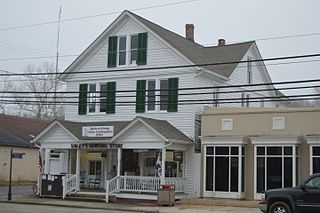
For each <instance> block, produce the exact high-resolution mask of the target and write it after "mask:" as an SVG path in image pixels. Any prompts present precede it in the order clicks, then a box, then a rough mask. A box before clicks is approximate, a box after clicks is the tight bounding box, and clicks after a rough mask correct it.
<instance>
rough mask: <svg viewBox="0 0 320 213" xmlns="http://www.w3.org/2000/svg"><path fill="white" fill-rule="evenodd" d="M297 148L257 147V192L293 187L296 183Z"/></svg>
mask: <svg viewBox="0 0 320 213" xmlns="http://www.w3.org/2000/svg"><path fill="white" fill-rule="evenodd" d="M294 149H295V150H294ZM296 150H297V148H296V147H295V146H257V147H256V192H257V193H262V192H263V191H265V190H269V189H275V188H283V187H292V186H293V185H294V184H295V183H294V182H293V181H294V180H293V177H294V176H295V178H296V177H297V176H296V170H297V167H296V166H297V164H296V161H297V157H298V153H295V155H294V151H295V152H297V151H296Z"/></svg>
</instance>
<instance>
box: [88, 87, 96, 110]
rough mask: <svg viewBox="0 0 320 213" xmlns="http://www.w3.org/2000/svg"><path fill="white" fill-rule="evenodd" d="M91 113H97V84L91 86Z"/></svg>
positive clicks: (89, 100)
mask: <svg viewBox="0 0 320 213" xmlns="http://www.w3.org/2000/svg"><path fill="white" fill-rule="evenodd" d="M88 89H89V91H88V93H89V97H88V102H89V113H94V112H96V84H89V88H88Z"/></svg>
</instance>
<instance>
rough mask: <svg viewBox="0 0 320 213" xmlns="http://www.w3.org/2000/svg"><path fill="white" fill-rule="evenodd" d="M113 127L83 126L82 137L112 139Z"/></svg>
mask: <svg viewBox="0 0 320 213" xmlns="http://www.w3.org/2000/svg"><path fill="white" fill-rule="evenodd" d="M113 133H114V132H113V126H84V127H82V137H93V138H100V137H106V138H108V137H113Z"/></svg>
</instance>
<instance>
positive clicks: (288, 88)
mask: <svg viewBox="0 0 320 213" xmlns="http://www.w3.org/2000/svg"><path fill="white" fill-rule="evenodd" d="M318 87H320V85H314V86H301V87H285V88H281V89H279V90H281V91H283V90H299V89H313V88H318ZM195 90H198V89H197V88H195ZM147 91H148V90H146V92H147ZM149 91H151V90H149ZM152 91H154V90H152ZM162 91H163V90H162ZM267 91H275V89H273V88H267V89H253V90H247V89H246V90H231V91H210V92H193V93H179V94H178V95H179V96H191V95H213V94H230V93H231V94H234V93H243V92H245V93H248V92H255V93H257V92H267ZM116 92H117V91H116ZM19 93H20V92H19ZM44 93H46V92H44ZM77 93H78V92H77ZM88 93H92V92H88ZM93 93H94V94H99V93H100V94H101V93H105V91H96V92H93ZM15 94H16V93H15ZM29 94H30V93H29ZM32 94H38V92H32ZM40 94H43V93H40ZM51 94H52V93H49V94H48V93H46V96H8V95H3V96H0V97H1V98H18V99H19V98H45V99H52V98H54V97H53V96H47V95H51ZM160 96H161V97H165V96H169V95H162V94H161V95H160V94H155V95H153V97H160ZM115 97H116V98H135V97H136V95H135V94H134V95H116V96H115ZM60 98H61V97H60ZM64 98H68V99H78V98H79V96H66V97H64ZM90 98H94V99H100V98H105V97H104V96H97V95H94V96H90Z"/></svg>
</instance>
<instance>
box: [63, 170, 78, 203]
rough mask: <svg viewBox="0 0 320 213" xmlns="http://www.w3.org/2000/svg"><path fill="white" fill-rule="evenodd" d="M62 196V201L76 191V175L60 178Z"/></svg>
mask: <svg viewBox="0 0 320 213" xmlns="http://www.w3.org/2000/svg"><path fill="white" fill-rule="evenodd" d="M62 185H63V195H62V199H65V197H66V196H67V195H69V194H70V193H71V192H75V191H76V188H77V187H76V186H77V175H71V176H66V177H63V178H62Z"/></svg>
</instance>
